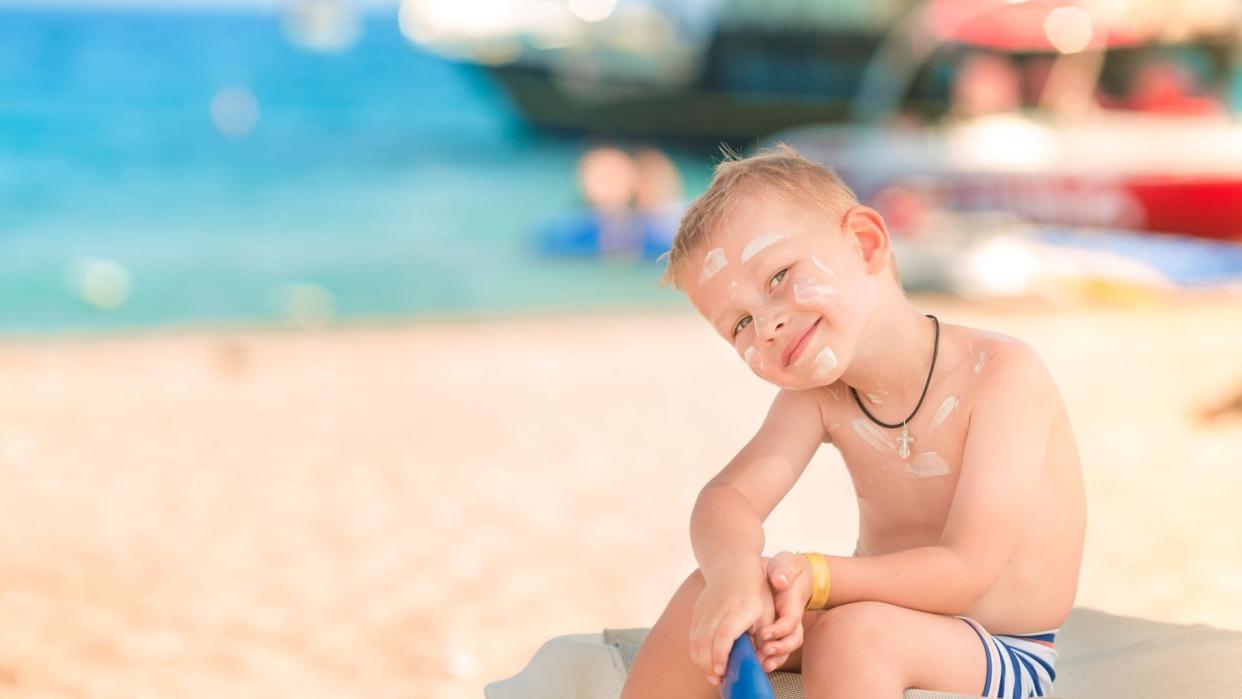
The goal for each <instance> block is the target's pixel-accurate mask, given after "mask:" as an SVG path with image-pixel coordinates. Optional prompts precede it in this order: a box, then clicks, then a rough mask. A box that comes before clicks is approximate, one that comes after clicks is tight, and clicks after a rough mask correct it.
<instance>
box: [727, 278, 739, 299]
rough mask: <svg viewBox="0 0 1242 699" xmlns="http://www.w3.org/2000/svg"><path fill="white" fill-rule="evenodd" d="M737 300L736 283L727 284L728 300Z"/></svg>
mask: <svg viewBox="0 0 1242 699" xmlns="http://www.w3.org/2000/svg"><path fill="white" fill-rule="evenodd" d="M736 298H737V282H736V281H732V282H729V300H730V301H733V300H734V299H736Z"/></svg>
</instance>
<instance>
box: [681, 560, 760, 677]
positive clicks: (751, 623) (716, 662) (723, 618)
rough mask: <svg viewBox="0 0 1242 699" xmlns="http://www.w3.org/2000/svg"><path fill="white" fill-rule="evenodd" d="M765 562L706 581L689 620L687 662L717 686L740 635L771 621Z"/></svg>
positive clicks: (757, 561) (752, 631)
mask: <svg viewBox="0 0 1242 699" xmlns="http://www.w3.org/2000/svg"><path fill="white" fill-rule="evenodd" d="M766 570H767V559H760V560H756V561H755V564H754V565H753V566H750V567H747V569H746V570H744V571H741V570H738V571H730V572H729V573H728V574H725V575H723V576H720V577H717V578H709V579H708V580H707V585H706V587H704V588H703V592H702V593H701V594H700V595H699V599H698V602H696V603H695V605H694V613H693V614H692V615H691V617H690V659H691V660H693V661H694V664H695V665H697V666H698V667H699V669H701V670H702V671H703V673H704V674H705V675H706V676H707V681H708V682H711V683H712V684H713V685H716V686H719V685H720V682H721V681H722V680H723V679H724V674H725V670H726V668H727V667H728V665H729V651H730V650H731V649H732V648H733V642H734V641H735V640H737V637H738V636H741V635H742V633H743V632H750V633H752V634H755V633H757V632H758V631H759V629H760V628H761V627H763V626H767V625H770V624H771V623H772V621H773V619H774V618H775V611H774V608H773V598H772V593H771V591H770V590H769V589H768V585H767V581H766V579H765V571H766Z"/></svg>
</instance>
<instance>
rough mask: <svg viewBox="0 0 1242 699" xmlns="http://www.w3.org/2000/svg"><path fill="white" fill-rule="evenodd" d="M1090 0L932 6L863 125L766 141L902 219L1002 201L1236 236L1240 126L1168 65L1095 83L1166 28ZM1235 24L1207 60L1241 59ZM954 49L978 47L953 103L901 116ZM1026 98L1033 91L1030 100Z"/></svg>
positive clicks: (904, 34) (1240, 215) (1083, 222)
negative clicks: (928, 120)
mask: <svg viewBox="0 0 1242 699" xmlns="http://www.w3.org/2000/svg"><path fill="white" fill-rule="evenodd" d="M1194 4H1195V3H1190V4H1189V5H1188V6H1187V7H1185V8H1182V9H1186V10H1190V9H1193V6H1194ZM1089 9H1091V5H1089V4H1087V3H1082V2H1074V1H1071V0H1026V1H1025V2H1023V1H1022V0H1018V1H1017V2H1014V1H1006V0H953V1H952V2H947V1H945V0H931V1H930V2H928V3H925V4H924V5H923V7H922V9H921V10H919V11H915V12H912V13H911V14H910V15H909V16H908V18H907V19H906V21H905V22H904V23H903V25H902V26H899V27H897V28H896V29H895V30H894V32H893V33H892V34H891V39H890V40H889V41H888V44H887V46H885V47H884V48H882V49H881V50H880V51H879V52H878V53H877V57H876V58H875V59H873V61H872V65H871V66H869V68H868V75H867V76H865V77H864V80H863V87H862V88H861V90H860V94H859V98H858V102H859V105H860V106H859V107H858V108H857V110H856V112H857V115H858V117H859V121H858V122H857V123H855V124H846V125H836V124H834V125H822V126H811V127H801V128H797V129H792V130H789V131H785V132H781V133H779V134H777V135H775V136H773V137H772V138H771V139H770V141H771V142H785V143H788V144H789V145H791V146H793V147H794V148H796V149H797V150H798V151H800V152H802V153H803V154H804V155H806V156H807V157H810V158H812V159H814V160H817V161H820V162H822V163H823V164H825V165H828V166H830V167H833V168H834V169H836V170H837V171H838V172H840V173H841V174H842V175H843V176H844V177H845V179H846V180H847V181H848V182H849V183H850V184H851V185H853V186H854V187H855V189H856V190H857V191H858V194H859V196H860V197H862V198H863V199H864V200H865V201H869V202H872V203H873V204H875V205H876V206H877V207H878V208H881V209H882V210H885V209H887V210H885V213H886V214H890V215H891V216H892V217H893V219H894V220H896V221H898V222H900V220H901V219H902V216H903V215H904V214H907V213H909V212H910V211H917V210H920V209H924V208H928V207H942V208H948V209H952V210H967V211H969V210H988V209H995V210H1003V211H1008V212H1013V213H1015V214H1018V215H1020V216H1022V217H1023V218H1026V219H1028V220H1031V221H1036V222H1040V223H1050V224H1065V225H1072V226H1100V227H1109V228H1128V229H1136V230H1144V231H1160V232H1168V233H1183V234H1189V235H1195V236H1201V237H1206V238H1217V239H1224V240H1232V241H1238V242H1242V123H1240V122H1238V121H1237V120H1236V119H1235V118H1234V117H1232V116H1230V115H1229V114H1228V113H1227V111H1226V110H1225V107H1224V101H1223V100H1221V99H1219V98H1217V97H1215V96H1213V95H1212V94H1211V90H1210V89H1208V88H1204V87H1202V86H1198V85H1195V84H1194V80H1193V78H1192V76H1190V75H1189V73H1188V72H1187V71H1185V70H1184V66H1181V65H1179V64H1178V63H1177V62H1176V61H1173V60H1159V61H1151V62H1149V63H1146V64H1143V65H1141V66H1140V67H1139V68H1140V69H1139V70H1136V71H1135V73H1134V74H1133V75H1131V76H1129V77H1130V78H1131V79H1130V80H1129V81H1128V82H1129V85H1127V89H1128V91H1127V92H1126V93H1124V94H1120V95H1119V94H1116V93H1112V92H1109V91H1105V90H1102V89H1101V86H1100V77H1101V66H1102V65H1103V54H1104V52H1105V51H1106V50H1113V49H1116V48H1117V47H1125V46H1133V45H1135V44H1140V43H1141V44H1147V45H1159V44H1160V42H1161V37H1160V32H1161V31H1163V28H1162V25H1161V24H1160V23H1154V22H1153V21H1151V20H1150V18H1149V19H1148V21H1147V22H1146V24H1144V23H1143V22H1136V21H1134V20H1133V18H1132V17H1130V16H1126V15H1114V16H1109V17H1101V16H1099V14H1098V12H1097V13H1096V14H1091V13H1090V12H1088V10H1089ZM1173 9H1175V8H1170V11H1172V10H1173ZM1190 14H1193V13H1190ZM1208 29H1210V26H1209V27H1208ZM1204 31H1207V30H1204ZM1232 31H1233V34H1231V35H1227V36H1225V35H1222V37H1221V38H1220V39H1219V42H1218V43H1217V44H1216V45H1214V46H1213V47H1212V50H1213V51H1215V52H1216V54H1218V55H1220V56H1225V57H1228V56H1230V55H1233V54H1235V53H1236V45H1237V28H1236V27H1233V29H1232ZM929 39H930V40H929ZM952 44H956V45H958V46H961V45H969V46H974V47H984V48H986V49H987V50H986V51H983V52H980V53H979V54H977V56H978V60H977V65H972V64H971V60H974V59H973V58H972V59H968V60H966V61H963V62H962V64H960V65H958V66H957V67H956V68H957V70H958V71H959V72H958V77H959V80H960V81H961V83H962V84H964V85H965V86H966V87H965V88H963V90H962V91H961V94H959V95H957V98H958V105H957V107H956V109H955V110H954V111H952V112H951V113H950V115H949V117H948V118H947V119H945V120H944V121H942V122H941V123H939V124H935V125H930V126H923V125H914V124H911V123H909V121H908V120H904V121H903V120H902V119H899V118H895V114H896V111H897V105H899V104H900V100H901V96H902V94H903V90H904V89H905V87H906V86H907V85H908V84H909V80H910V78H911V76H912V75H913V74H914V73H915V72H916V71H917V70H919V69H920V68H921V67H922V66H923V64H925V63H926V62H927V61H928V60H929V59H930V58H932V57H933V54H934V53H935V52H936V51H937V50H939V48H940V47H941V46H944V45H952ZM1041 52H1043V53H1045V54H1047V55H1049V56H1051V57H1050V58H1039V56H1038V54H1039V53H1041ZM1011 56H1019V57H1021V58H1022V59H1023V60H1022V61H1010V60H1009V59H1010V57H1011ZM1032 57H1034V58H1036V59H1037V60H1034V61H1032V60H1029V59H1031V58H1032ZM1032 69H1036V70H1032ZM1033 78H1034V79H1033ZM1033 86H1037V87H1038V90H1035V89H1034V87H1033ZM1023 91H1027V92H1037V93H1038V101H1037V104H1038V107H1039V108H1037V109H1036V108H1032V105H1031V103H1030V95H1023V94H1022V92H1023Z"/></svg>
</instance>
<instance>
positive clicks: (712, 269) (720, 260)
mask: <svg viewBox="0 0 1242 699" xmlns="http://www.w3.org/2000/svg"><path fill="white" fill-rule="evenodd" d="M727 264H729V261H728V260H726V259H725V254H724V249H723V248H712V249H711V251H710V252H708V253H707V257H704V258H703V275H702V276H700V277H699V283H700V284H702V283H703V282H705V281H707V280H708V279H711V278H712V277H714V276H716V273H717V272H719V271H720V270H722V269H724V268H725V265H727Z"/></svg>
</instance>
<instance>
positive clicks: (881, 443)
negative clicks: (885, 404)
mask: <svg viewBox="0 0 1242 699" xmlns="http://www.w3.org/2000/svg"><path fill="white" fill-rule="evenodd" d="M854 434H857V435H858V438H859V439H861V440H862V441H864V442H866V443H867V444H868V445H870V446H871V447H872V448H873V449H879V450H880V451H884V450H885V449H895V448H896V447H894V446H893V443H892V442H890V441H889V439H888V435H886V434H884V430H882V429H880V426H879V425H877V424H875V423H873V422H869V421H867V420H864V419H863V418H861V417H859V418H854Z"/></svg>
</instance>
